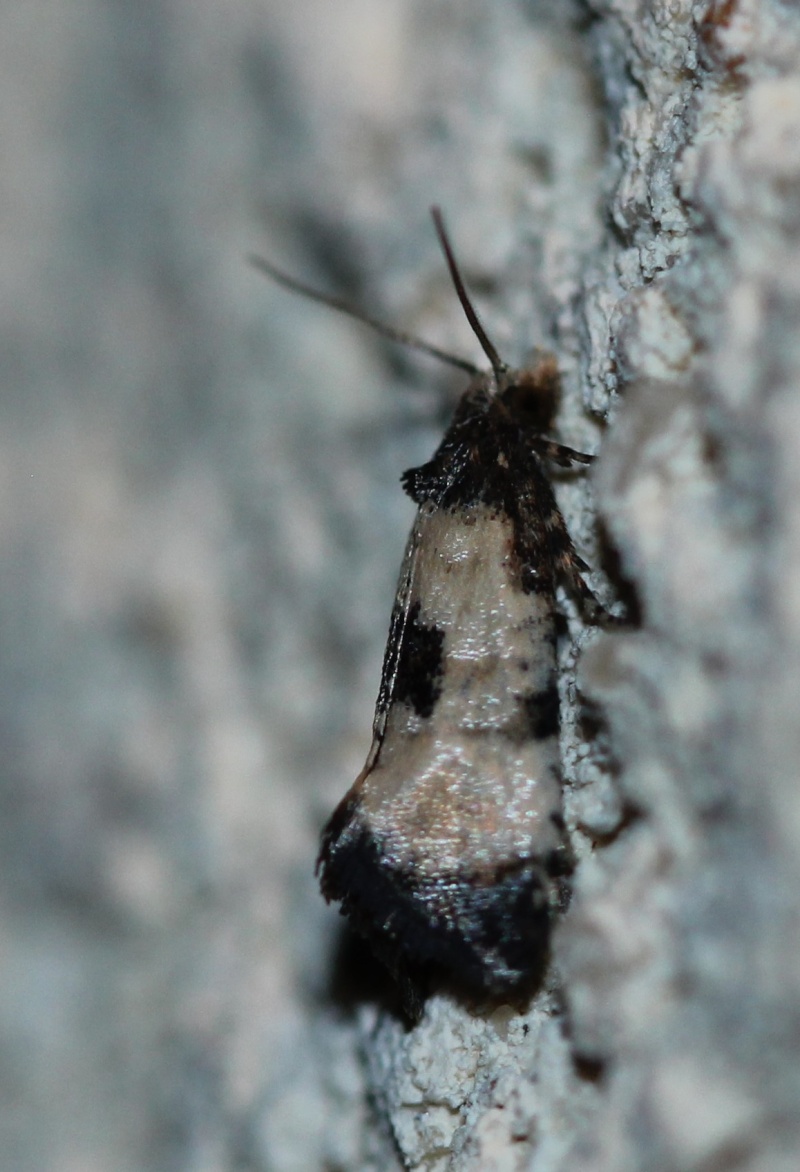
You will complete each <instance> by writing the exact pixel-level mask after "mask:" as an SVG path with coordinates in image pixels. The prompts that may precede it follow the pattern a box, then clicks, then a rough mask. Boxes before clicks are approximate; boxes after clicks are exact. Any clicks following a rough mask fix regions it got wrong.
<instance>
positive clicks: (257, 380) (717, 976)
mask: <svg viewBox="0 0 800 1172" xmlns="http://www.w3.org/2000/svg"><path fill="white" fill-rule="evenodd" d="M0 59H2V63H3V69H2V70H1V71H0V87H2V88H1V89H0V93H2V97H3V99H4V100H3V109H4V111H5V125H4V138H5V144H4V145H5V159H6V165H5V167H4V168H3V174H2V177H0V191H1V192H2V196H3V199H2V204H0V219H1V222H2V226H3V229H4V244H5V249H4V265H3V272H2V276H1V277H0V280H1V281H2V282H3V292H4V313H3V319H2V325H0V329H2V338H3V345H2V347H0V364H2V373H3V396H2V408H0V409H1V410H2V416H3V427H2V429H0V550H1V551H2V561H1V562H0V564H1V565H2V575H3V581H2V588H0V619H1V620H2V627H3V632H4V636H3V644H4V654H3V659H2V664H1V665H0V754H1V755H2V778H1V779H0V781H1V785H2V788H1V789H0V802H2V818H1V819H0V847H1V849H0V890H2V893H3V894H2V897H0V931H2V939H3V962H2V967H0V1062H1V1063H2V1069H1V1070H0V1087H2V1094H3V1099H4V1104H3V1110H2V1117H1V1121H0V1150H2V1152H3V1158H2V1163H3V1166H4V1167H8V1168H13V1169H15V1170H17V1169H19V1172H42V1170H47V1172H68V1170H72V1169H75V1168H78V1167H80V1168H94V1167H97V1168H110V1169H114V1172H135V1170H138V1169H145V1168H146V1169H148V1170H156V1172H160V1170H164V1172H172V1170H177V1169H180V1170H181V1172H184V1170H185V1172H212V1170H213V1172H216V1170H219V1172H227V1170H232V1169H244V1170H248V1172H313V1170H315V1169H319V1170H320V1172H322V1170H325V1172H333V1170H342V1172H344V1170H347V1172H378V1170H380V1172H385V1170H387V1169H391V1168H398V1169H400V1168H403V1167H405V1168H408V1169H425V1170H426V1172H445V1170H448V1172H507V1170H508V1172H510V1170H519V1172H522V1170H526V1172H527V1170H530V1172H640V1170H641V1172H722V1170H723V1169H725V1170H727V1169H731V1170H732V1169H737V1172H738V1170H742V1172H745V1170H746V1172H790V1170H791V1172H794V1169H795V1168H796V1167H797V1165H798V1160H800V1119H799V1118H798V1116H799V1114H800V1113H799V1112H798V1107H797V1104H798V1102H800V1085H798V1084H799V1083H800V1075H798V1070H800V1063H799V1062H798V1046H799V1043H798V1039H799V1038H800V932H799V931H798V913H799V908H798V891H800V874H799V872H800V796H799V795H800V786H799V785H798V766H797V762H798V760H800V743H798V742H799V741H800V731H798V730H799V729H800V722H798V720H797V704H798V694H799V693H800V507H799V506H798V501H800V471H798V469H800V329H799V328H798V326H799V324H800V278H799V277H798V274H800V14H798V11H797V9H796V8H794V7H793V6H791V5H788V4H783V3H779V2H778V0H702V2H697V0H696V2H691V0H596V2H591V0H589V2H587V3H586V4H580V3H577V2H576V3H572V2H570V0H561V2H556V0H548V2H545V0H541V2H536V0H528V2H527V3H525V2H522V0H519V2H517V3H511V2H510V0H509V2H507V3H502V4H500V3H496V2H495V0H466V2H464V0H459V2H456V0H438V2H436V3H430V0H382V2H381V4H380V5H377V4H375V3H374V0H337V3H336V4H335V5H334V4H331V3H330V0H294V2H293V3H287V4H285V5H276V4H268V3H263V4H261V5H257V4H252V3H245V2H244V0H230V2H226V3H222V0H191V2H190V0H147V2H146V3H143V4H139V5H135V6H134V5H129V6H126V5H118V4H113V3H111V2H110V0H71V2H70V0H48V2H45V0H26V3H25V4H24V5H7V6H6V10H5V11H4V12H3V13H2V14H0ZM432 203H439V204H441V205H442V206H443V207H444V209H445V212H446V214H447V217H448V223H449V226H450V229H451V233H452V235H453V238H454V242H455V245H456V249H457V252H458V255H459V258H460V260H461V262H462V265H463V267H464V270H465V273H466V275H467V278H468V281H469V283H470V285H471V288H472V289H473V290H474V291H475V294H476V298H477V299H478V300H479V303H480V308H481V312H482V315H483V317H484V320H485V322H486V325H487V328H488V330H489V332H490V334H491V336H492V338H493V339H494V341H495V342H496V344H497V346H498V348H499V349H500V350H501V352H502V353H503V355H504V356H505V357H506V358H507V359H508V360H509V361H511V362H514V363H519V362H521V361H522V360H523V359H524V358H525V354H526V351H527V350H528V349H529V348H530V347H531V346H533V345H543V346H545V347H549V348H552V349H553V350H554V351H555V352H556V354H557V356H558V359H559V363H560V366H561V369H562V371H563V374H564V399H563V404H562V409H561V413H560V416H559V434H560V437H561V439H562V440H563V441H564V442H566V443H568V444H570V445H572V446H574V447H578V448H583V449H584V450H586V449H588V450H599V452H600V459H599V462H598V464H597V466H596V469H595V472H594V473H593V475H592V476H591V477H580V476H578V477H572V476H565V477H562V478H561V479H560V480H559V481H558V484H557V491H558V495H559V501H560V504H561V506H562V509H563V511H564V514H565V516H566V518H567V521H568V523H569V525H570V528H571V532H572V534H573V536H574V538H575V539H576V543H577V544H578V546H579V549H580V551H581V553H582V554H583V556H584V557H585V558H586V559H587V560H588V561H589V562H590V563H591V564H592V565H598V564H599V561H600V558H601V554H602V553H603V547H602V546H601V543H600V542H599V541H598V538H597V533H598V526H597V515H598V514H599V517H600V520H601V522H602V526H603V528H604V531H605V534H606V537H607V540H606V542H605V547H606V550H605V552H606V553H608V554H609V555H610V556H608V557H607V558H606V560H605V561H604V563H603V564H604V565H605V568H606V570H607V571H608V572H607V574H606V575H599V576H598V577H597V579H596V582H597V585H598V588H599V589H600V590H601V591H603V590H605V591H606V592H607V596H609V594H610V593H611V592H612V591H613V590H614V588H615V587H616V588H617V589H619V590H621V591H622V593H623V595H624V596H625V597H626V599H627V601H628V604H629V606H631V607H632V609H633V610H634V611H636V612H638V620H637V625H636V626H635V627H633V628H632V629H631V630H630V631H629V632H627V633H624V634H613V635H611V634H609V635H598V634H597V633H596V632H593V631H590V630H585V629H582V627H581V625H580V622H579V621H578V617H577V615H575V614H572V613H569V624H568V631H567V633H566V634H565V638H564V640H563V646H562V648H561V652H560V654H561V667H562V676H563V694H562V702H563V705H564V711H565V716H566V719H565V728H564V734H563V744H562V753H563V758H564V765H565V785H566V807H567V815H568V823H569V827H570V831H571V835H572V838H573V842H574V846H575V850H576V854H577V856H578V860H579V862H578V867H577V870H576V874H575V879H574V897H573V901H572V904H571V906H570V908H569V910H568V912H567V913H566V914H565V916H564V918H563V922H562V923H561V925H560V926H559V929H558V932H557V935H556V939H555V942H554V950H553V963H552V966H551V968H550V970H549V973H548V977H547V980H546V982H545V985H544V987H543V988H542V989H541V991H540V992H539V994H538V995H537V997H536V998H535V999H534V1000H533V1002H532V1003H531V1004H530V1005H529V1006H528V1007H527V1008H526V1009H525V1010H524V1011H522V1012H520V1011H518V1010H517V1009H513V1008H511V1007H497V1008H495V1009H494V1011H493V1012H486V1013H475V1012H472V1011H470V1010H469V1009H468V1008H467V1007H465V1006H464V1005H462V1004H459V1003H458V1001H456V1000H454V999H452V998H451V997H449V996H447V995H446V994H445V993H441V994H439V995H437V996H435V997H433V998H432V999H431V1000H430V1001H429V1002H428V1003H427V1005H426V1008H425V1013H424V1016H423V1018H422V1020H421V1022H420V1023H419V1024H418V1025H417V1026H416V1027H415V1028H414V1029H412V1030H409V1029H407V1028H406V1027H405V1026H404V1025H403V1023H402V1021H401V1020H400V1019H399V1018H398V1017H397V1016H396V1015H395V1014H394V1013H393V1012H392V1010H391V1008H387V1007H386V1005H385V1004H384V1001H383V999H382V994H381V990H380V987H379V986H380V974H379V972H378V971H377V970H376V969H375V968H374V967H373V966H372V965H371V963H370V961H369V959H368V957H367V955H366V954H365V953H363V952H359V951H358V950H357V949H354V948H353V947H352V946H351V945H350V944H347V943H346V942H344V943H343V942H342V941H341V939H340V923H339V920H338V917H337V916H336V915H335V913H334V912H332V911H329V910H327V909H325V907H324V906H323V904H322V901H321V899H320V897H319V894H318V892H317V890H316V885H315V882H314V879H313V875H312V867H313V859H314V855H315V851H316V836H317V832H318V827H319V826H320V825H321V824H322V822H323V820H324V818H325V816H326V815H327V813H328V812H329V811H330V809H331V808H332V807H333V804H334V802H335V801H337V800H338V798H339V797H341V795H342V794H343V793H344V791H345V790H346V789H347V787H348V786H349V784H350V782H351V780H352V778H353V777H354V776H355V775H356V773H357V772H358V770H359V769H360V767H361V764H362V762H363V758H364V755H365V753H366V749H367V747H368V742H369V730H370V721H371V712H372V703H373V699H374V694H375V691H376V689H377V683H378V675H379V666H380V659H381V654H382V641H383V638H384V636H385V631H386V627H387V625H388V617H389V612H390V609H391V602H392V590H393V585H394V577H395V574H396V572H397V568H398V566H399V562H400V557H401V553H402V547H403V543H404V538H405V531H406V529H407V527H408V524H409V523H410V518H411V514H412V512H413V508H412V506H411V503H410V502H409V501H406V500H404V498H403V496H402V493H401V491H400V489H399V486H398V484H397V481H398V479H399V475H400V473H401V472H402V470H403V469H405V468H407V467H409V466H411V465H414V464H419V463H422V462H423V461H424V460H425V459H426V458H427V457H428V456H429V455H430V453H431V452H432V451H433V449H434V447H435V446H436V442H437V440H438V438H439V436H440V434H441V427H442V423H443V420H444V417H445V415H446V410H447V406H446V405H447V404H448V403H449V402H452V399H453V397H454V395H456V394H457V393H458V392H459V391H460V390H461V389H462V388H461V386H460V383H459V381H458V380H457V379H456V380H455V381H453V379H452V378H451V375H450V374H449V373H448V372H447V371H444V372H443V371H441V370H439V369H438V368H436V367H432V366H431V364H429V363H426V361H425V360H423V359H421V358H419V359H418V358H416V357H412V356H408V355H398V354H397V352H396V351H395V350H392V349H391V348H390V347H388V346H387V345H385V344H384V343H383V342H381V341H380V340H378V339H376V338H375V337H374V336H372V335H370V334H368V333H365V331H364V330H363V329H361V328H360V327H358V326H357V325H355V324H353V323H351V322H347V321H345V320H344V319H340V318H337V317H336V316H335V315H333V314H328V313H326V312H325V311H324V310H322V309H320V308H319V307H315V306H312V305H308V304H304V303H302V302H299V301H295V300H293V299H292V298H290V297H289V295H288V294H286V293H284V292H282V291H280V290H278V289H274V288H272V287H270V286H269V285H267V284H266V283H265V282H264V280H263V278H262V277H261V276H259V275H258V274H257V273H256V272H255V271H253V270H250V269H248V267H247V264H246V262H245V259H244V257H245V254H246V253H247V252H248V251H263V252H265V253H266V254H268V255H269V256H270V257H271V258H272V259H273V260H275V261H276V262H277V263H279V264H281V265H283V267H285V268H288V269H290V270H291V271H293V272H296V273H298V275H300V276H302V277H304V278H306V279H307V280H309V281H310V282H313V283H315V284H317V285H320V286H323V287H326V288H329V289H331V291H332V292H335V293H339V294H344V295H347V296H349V297H351V298H352V300H353V301H354V302H358V303H360V304H362V305H364V306H365V308H366V309H367V310H368V311H369V312H372V313H373V314H375V315H376V316H382V317H385V318H386V319H387V320H389V321H391V322H393V323H395V324H397V325H398V326H404V327H406V328H408V329H410V330H413V331H415V332H417V333H419V334H421V335H423V336H426V337H429V338H430V339H431V341H433V342H437V343H439V344H441V345H444V346H447V347H449V348H450V349H453V350H456V351H463V352H464V353H465V354H466V356H468V357H475V347H474V343H473V341H472V340H471V338H470V336H469V332H468V330H467V327H466V325H465V324H464V323H463V322H462V321H461V318H460V311H459V307H458V305H457V303H456V300H455V297H454V296H453V294H452V292H451V289H450V286H449V280H448V277H447V273H446V270H445V267H444V264H443V262H442V259H441V256H440V255H439V253H438V250H437V246H436V242H435V238H434V235H433V232H432V230H431V227H430V224H429V222H428V219H427V216H428V213H427V209H428V206H429V205H430V204H432ZM443 404H445V406H444V407H443ZM567 608H568V604H567ZM590 705H591V708H590Z"/></svg>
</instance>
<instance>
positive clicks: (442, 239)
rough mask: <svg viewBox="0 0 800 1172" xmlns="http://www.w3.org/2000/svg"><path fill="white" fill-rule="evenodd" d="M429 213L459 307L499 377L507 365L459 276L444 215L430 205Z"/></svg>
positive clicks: (496, 375) (506, 368)
mask: <svg viewBox="0 0 800 1172" xmlns="http://www.w3.org/2000/svg"><path fill="white" fill-rule="evenodd" d="M431 215H432V216H433V224H434V227H435V228H436V235H437V236H438V237H439V243H440V244H441V246H442V251H443V252H444V255H445V259H446V261H447V267H448V268H449V269H450V276H451V277H452V279H453V284H454V285H455V289H456V293H457V294H458V300H459V301H460V302H461V308H462V309H463V310H464V313H465V314H466V316H467V321H468V322H469V324H470V326H471V327H472V332H473V334H474V335H475V337H476V338H477V339H478V341H479V342H480V344H481V349H482V350H483V352H484V354H485V355H486V357H487V358H488V359H489V362H490V363H491V367H492V370H493V371H494V374H495V378H498V379H499V378H500V376H501V375H503V374H505V372H506V371H507V370H508V366H507V365H506V363H505V362H503V360H502V358H501V357H500V355H499V354H498V353H497V350H496V349H495V348H494V346H493V345H492V343H491V341H490V340H489V335H488V334H487V333H486V330H485V329H484V328H483V325H482V324H481V319H480V318H479V317H478V314H477V312H476V310H475V306H474V305H473V304H472V302H471V301H470V299H469V294H468V293H467V290H466V289H465V287H464V281H463V279H462V277H461V272H460V271H459V268H458V265H457V264H456V258H455V255H454V253H453V249H452V247H451V245H450V238H449V237H448V235H447V229H446V228H445V226H444V217H443V216H442V211H441V208H438V207H432V208H431Z"/></svg>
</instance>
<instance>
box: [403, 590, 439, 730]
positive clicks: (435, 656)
mask: <svg viewBox="0 0 800 1172" xmlns="http://www.w3.org/2000/svg"><path fill="white" fill-rule="evenodd" d="M419 612H420V604H419V602H415V603H414V605H413V606H412V607H411V609H410V610H409V612H408V619H407V621H406V624H405V627H404V629H403V638H402V641H401V643H400V648H399V659H398V662H397V675H396V676H395V681H394V692H393V694H392V701H393V702H398V701H399V702H400V703H407V704H410V705H411V707H412V708H413V709H414V711H415V712H416V714H417V715H418V716H422V717H428V716H431V715H432V713H433V709H434V706H435V704H436V701H437V700H438V699H439V696H440V694H441V691H442V649H443V647H444V631H440V630H439V628H438V627H435V626H431V627H428V626H426V625H425V624H424V623H421V622H420V621H419Z"/></svg>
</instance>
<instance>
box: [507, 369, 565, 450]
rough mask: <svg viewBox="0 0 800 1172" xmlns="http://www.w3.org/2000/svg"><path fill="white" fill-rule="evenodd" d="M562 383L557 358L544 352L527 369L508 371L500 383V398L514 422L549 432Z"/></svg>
mask: <svg viewBox="0 0 800 1172" xmlns="http://www.w3.org/2000/svg"><path fill="white" fill-rule="evenodd" d="M560 393H561V380H560V377H559V373H558V365H557V363H556V360H555V357H554V356H553V355H552V354H548V353H546V352H545V351H542V352H541V353H540V354H538V355H537V357H536V359H535V361H534V362H533V363H532V365H531V366H528V367H526V368H525V369H524V370H507V371H505V372H504V373H503V375H502V376H501V378H500V379H499V380H498V386H497V398H498V399H499V400H500V402H501V403H502V404H503V406H504V407H505V408H506V410H507V411H508V412H509V414H510V415H511V416H513V418H514V419H517V420H518V421H519V422H521V423H523V424H524V425H525V426H526V427H530V428H532V429H534V430H536V431H542V432H546V431H549V430H550V428H551V426H552V423H553V418H554V416H555V413H556V409H557V407H558V401H559V397H560Z"/></svg>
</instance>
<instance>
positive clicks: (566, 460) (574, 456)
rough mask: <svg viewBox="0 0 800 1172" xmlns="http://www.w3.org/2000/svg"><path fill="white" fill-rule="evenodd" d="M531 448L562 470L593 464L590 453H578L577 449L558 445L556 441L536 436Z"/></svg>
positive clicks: (592, 457)
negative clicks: (574, 465)
mask: <svg viewBox="0 0 800 1172" xmlns="http://www.w3.org/2000/svg"><path fill="white" fill-rule="evenodd" d="M531 447H532V448H533V450H534V452H536V454H537V455H538V456H542V458H543V459H545V460H549V461H550V462H551V463H552V464H558V466H559V467H560V468H569V467H570V465H572V464H591V463H592V461H593V460H594V456H590V455H589V454H588V452H577V451H576V450H575V448H568V447H567V446H566V444H559V443H556V441H555V440H550V439H544V438H542V437H541V436H536V437H535V438H534V439H532V440H531Z"/></svg>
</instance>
